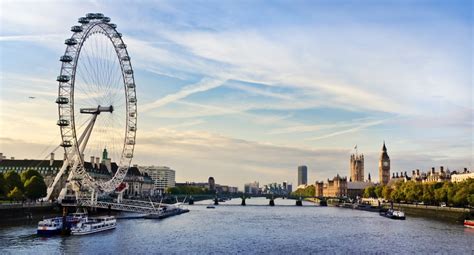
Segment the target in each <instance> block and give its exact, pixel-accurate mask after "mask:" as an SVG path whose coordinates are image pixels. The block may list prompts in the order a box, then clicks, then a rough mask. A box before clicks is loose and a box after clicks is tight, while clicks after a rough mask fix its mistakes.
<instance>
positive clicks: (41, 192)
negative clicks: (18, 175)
mask: <svg viewBox="0 0 474 255" xmlns="http://www.w3.org/2000/svg"><path fill="white" fill-rule="evenodd" d="M46 189H47V187H46V184H45V183H44V180H43V179H42V178H39V177H38V176H33V177H31V178H30V179H29V180H27V181H26V182H25V195H26V197H28V198H29V199H38V198H41V197H45V196H46Z"/></svg>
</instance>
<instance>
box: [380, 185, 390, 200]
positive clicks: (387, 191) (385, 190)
mask: <svg viewBox="0 0 474 255" xmlns="http://www.w3.org/2000/svg"><path fill="white" fill-rule="evenodd" d="M382 196H383V198H384V199H385V200H392V188H391V187H389V186H383V189H382Z"/></svg>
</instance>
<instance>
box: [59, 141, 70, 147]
mask: <svg viewBox="0 0 474 255" xmlns="http://www.w3.org/2000/svg"><path fill="white" fill-rule="evenodd" d="M61 146H62V147H71V146H72V143H71V141H64V142H63V143H62V144H61Z"/></svg>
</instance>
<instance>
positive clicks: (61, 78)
mask: <svg viewBox="0 0 474 255" xmlns="http://www.w3.org/2000/svg"><path fill="white" fill-rule="evenodd" d="M70 79H71V78H70V77H69V75H59V76H58V78H57V79H56V81H59V82H68V81H69V80H70Z"/></svg>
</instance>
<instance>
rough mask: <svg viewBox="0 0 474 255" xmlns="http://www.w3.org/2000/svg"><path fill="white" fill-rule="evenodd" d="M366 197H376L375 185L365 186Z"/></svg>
mask: <svg viewBox="0 0 474 255" xmlns="http://www.w3.org/2000/svg"><path fill="white" fill-rule="evenodd" d="M364 197H366V198H369V197H373V198H375V197H376V195H375V187H373V186H371V187H367V188H365V189H364Z"/></svg>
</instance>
